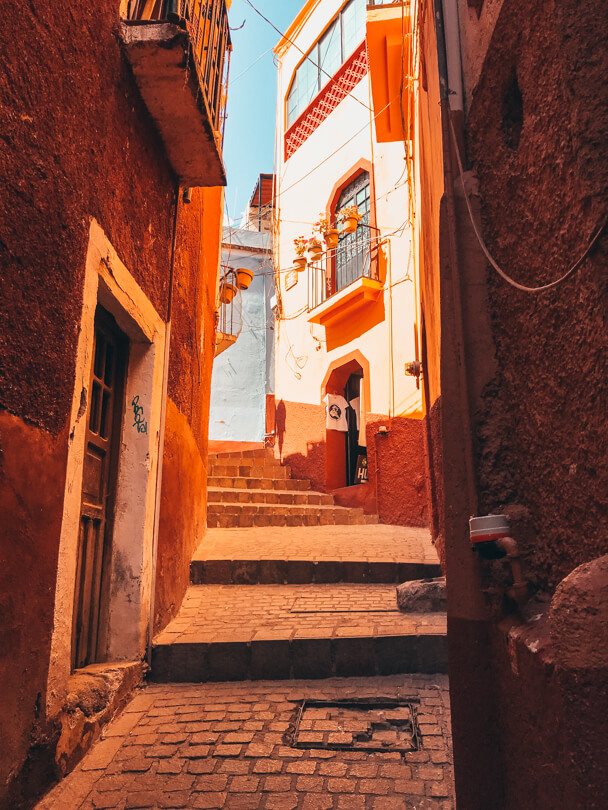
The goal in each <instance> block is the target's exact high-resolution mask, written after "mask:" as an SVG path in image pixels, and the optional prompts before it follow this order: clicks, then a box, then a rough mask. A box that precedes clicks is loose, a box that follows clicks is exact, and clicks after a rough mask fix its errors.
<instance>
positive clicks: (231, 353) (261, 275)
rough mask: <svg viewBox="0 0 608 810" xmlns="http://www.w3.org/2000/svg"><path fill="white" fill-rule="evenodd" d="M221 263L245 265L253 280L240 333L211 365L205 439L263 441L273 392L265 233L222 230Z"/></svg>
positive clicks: (270, 282)
mask: <svg viewBox="0 0 608 810" xmlns="http://www.w3.org/2000/svg"><path fill="white" fill-rule="evenodd" d="M222 264H224V265H230V266H231V267H234V268H237V267H248V268H249V269H250V270H253V272H254V277H253V281H252V282H251V286H250V287H249V289H248V290H244V291H243V292H242V293H241V311H242V322H243V323H242V329H241V333H240V335H239V337H238V339H237V341H236V343H235V344H234V345H232V346H230V347H229V348H228V349H226V350H225V351H223V352H222V353H221V354H219V355H218V356H217V357H216V358H215V361H214V363H213V377H212V381H211V408H210V414H209V439H210V440H212V441H236V442H263V441H264V434H265V431H266V394H271V393H274V340H273V336H274V332H273V331H272V326H273V325H274V317H273V315H272V311H271V309H270V299H271V297H272V296H273V294H274V278H273V268H272V252H271V241H270V235H269V234H266V233H259V232H258V231H248V230H230V229H225V230H224V246H223V250H222Z"/></svg>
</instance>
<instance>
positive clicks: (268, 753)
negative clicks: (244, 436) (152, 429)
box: [38, 450, 454, 810]
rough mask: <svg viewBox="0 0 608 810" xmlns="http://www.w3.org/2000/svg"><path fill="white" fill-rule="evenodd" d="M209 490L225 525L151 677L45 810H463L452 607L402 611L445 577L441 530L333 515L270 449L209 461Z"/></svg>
mask: <svg viewBox="0 0 608 810" xmlns="http://www.w3.org/2000/svg"><path fill="white" fill-rule="evenodd" d="M209 484H210V486H209V497H210V501H211V503H210V508H209V516H210V521H211V520H216V521H217V523H218V524H219V526H221V527H222V528H214V529H209V531H208V532H207V536H206V538H205V540H204V542H203V543H202V544H201V546H200V548H199V549H197V551H196V553H195V555H194V558H193V560H192V563H191V566H190V576H191V583H192V584H191V585H190V588H189V589H188V591H187V594H186V597H185V599H184V602H183V604H182V607H181V609H180V611H179V613H178V614H177V616H176V617H175V619H173V621H172V622H170V624H169V625H168V626H167V627H166V628H165V629H164V630H163V631H162V632H161V633H160V634H158V635H157V636H156V638H155V641H154V649H153V659H152V671H151V673H150V679H151V682H150V683H149V685H148V686H147V687H146V688H144V689H143V690H141V691H140V692H139V693H138V694H137V696H136V697H135V698H134V699H133V700H132V701H131V702H130V703H129V704H128V705H127V706H126V708H125V710H124V712H123V713H122V714H120V715H119V716H118V717H117V718H116V719H115V720H114V721H113V722H112V723H111V724H110V725H109V726H107V727H106V729H105V730H104V732H103V734H102V739H101V740H100V741H99V742H97V743H96V744H95V745H94V746H93V748H92V749H91V751H90V752H89V753H88V754H87V755H86V756H85V758H84V759H83V760H82V762H81V763H80V765H79V766H78V767H77V768H76V770H75V771H74V772H73V773H72V774H71V775H69V776H68V777H67V778H66V779H64V781H63V782H62V783H61V784H59V785H58V786H57V788H55V790H53V791H52V792H51V793H50V794H49V795H48V796H47V797H46V798H45V799H44V800H43V801H41V802H40V803H39V804H38V808H39V810H60V809H61V808H68V807H69V808H82V809H83V810H89V808H90V809H91V810H92V809H93V808H115V809H116V810H123V808H173V807H174V808H181V807H184V808H226V810H258V808H259V810H296V809H297V810H403V808H404V807H407V808H412V810H414V808H417V810H424V809H425V808H429V810H430V808H437V810H451V809H452V808H453V807H454V804H453V776H452V764H451V763H452V759H451V740H450V720H449V698H448V685H447V676H446V675H445V674H443V673H445V672H446V667H447V653H446V646H445V641H446V635H445V634H446V627H445V613H444V612H443V611H441V612H432V613H410V614H409V615H407V614H404V613H402V612H400V611H399V610H398V608H397V601H396V584H397V583H401V582H404V581H407V580H416V579H422V578H428V577H434V576H437V575H439V574H440V568H439V564H438V561H437V555H436V553H435V550H434V548H433V546H432V544H431V542H430V535H429V532H428V530H426V529H413V528H406V527H400V526H383V525H379V524H378V523H377V522H371V521H370V519H369V516H368V517H367V518H366V516H364V515H363V512H362V510H357V509H347V508H342V507H339V506H335V505H334V503H333V498H332V497H331V496H329V495H323V494H322V493H317V492H314V491H312V490H311V489H310V482H309V481H307V480H305V479H293V478H291V477H290V475H289V469H288V468H287V467H285V466H282V465H281V464H280V463H279V462H278V461H277V460H275V458H274V456H273V453H272V451H270V450H252V451H243V452H242V453H229V454H224V455H220V456H218V455H216V456H210V478H209ZM216 504H217V507H216V508H214V506H215V505H216ZM213 516H215V517H213ZM319 524H322V525H319ZM319 679H323V680H319Z"/></svg>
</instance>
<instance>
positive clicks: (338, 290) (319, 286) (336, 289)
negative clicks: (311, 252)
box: [308, 222, 383, 326]
mask: <svg viewBox="0 0 608 810" xmlns="http://www.w3.org/2000/svg"><path fill="white" fill-rule="evenodd" d="M371 230H372V229H371V226H369V225H367V224H366V223H365V222H361V223H360V224H359V227H358V228H357V231H356V232H355V233H354V234H343V235H342V236H341V237H340V244H339V245H338V247H337V248H336V250H335V251H332V253H333V254H334V255H330V256H328V258H327V267H326V264H325V261H323V260H321V261H319V262H314V263H312V264H310V265H309V272H308V311H309V316H308V321H309V323H317V324H320V325H321V326H334V325H336V324H337V323H339V322H340V321H343V320H345V319H350V318H352V317H353V316H354V315H356V316H357V317H359V316H360V315H361V312H360V310H361V309H362V308H363V307H366V306H368V305H369V304H373V303H374V302H375V301H377V299H378V297H379V296H380V293H381V292H382V288H383V284H382V282H381V281H380V280H379V278H378V255H377V254H378V242H379V237H378V236H372V235H371Z"/></svg>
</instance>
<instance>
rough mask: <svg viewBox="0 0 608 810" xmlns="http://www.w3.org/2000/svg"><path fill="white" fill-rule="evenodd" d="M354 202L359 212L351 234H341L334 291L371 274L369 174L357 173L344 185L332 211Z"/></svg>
mask: <svg viewBox="0 0 608 810" xmlns="http://www.w3.org/2000/svg"><path fill="white" fill-rule="evenodd" d="M349 205H356V206H357V207H358V208H359V213H360V214H362V218H361V221H360V223H359V227H358V228H357V230H356V231H355V232H354V233H341V234H340V237H339V242H338V247H337V248H336V256H335V276H334V279H335V283H334V292H338V291H339V290H342V289H343V288H344V287H347V286H348V285H349V284H352V282H353V281H356V280H357V279H358V278H361V276H367V277H368V278H370V277H371V276H372V261H371V259H372V250H371V242H370V229H369V214H370V185H369V174H368V173H367V172H361V174H359V175H357V177H356V178H355V179H354V180H353V181H352V182H351V183H349V184H348V186H346V188H345V189H344V190H343V191H342V193H341V194H340V196H339V197H338V202H337V204H336V211H339V210H340V209H341V208H344V207H345V206H349Z"/></svg>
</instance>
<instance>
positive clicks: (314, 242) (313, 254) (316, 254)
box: [307, 236, 323, 262]
mask: <svg viewBox="0 0 608 810" xmlns="http://www.w3.org/2000/svg"><path fill="white" fill-rule="evenodd" d="M307 250H308V256H309V257H310V260H311V261H312V262H316V261H318V260H319V259H320V258H321V256H322V255H323V245H322V244H321V241H320V240H319V239H317V237H316V236H312V237H311V238H310V239H309V240H308V247H307Z"/></svg>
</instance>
